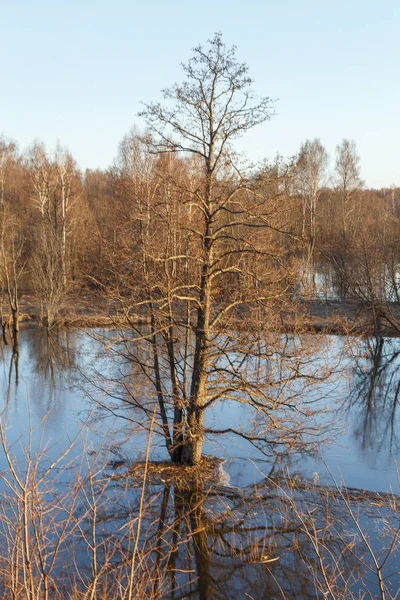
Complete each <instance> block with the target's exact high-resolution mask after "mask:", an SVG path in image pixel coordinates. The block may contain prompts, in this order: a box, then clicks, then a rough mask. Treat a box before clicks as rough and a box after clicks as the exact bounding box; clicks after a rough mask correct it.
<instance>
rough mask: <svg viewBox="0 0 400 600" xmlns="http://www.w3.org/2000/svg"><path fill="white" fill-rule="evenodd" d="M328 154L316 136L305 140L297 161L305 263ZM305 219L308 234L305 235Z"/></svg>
mask: <svg viewBox="0 0 400 600" xmlns="http://www.w3.org/2000/svg"><path fill="white" fill-rule="evenodd" d="M327 165H328V154H327V152H326V150H325V148H324V146H323V145H322V144H321V142H320V140H319V139H318V138H315V139H314V140H312V141H311V140H306V142H304V144H302V146H301V148H300V154H299V158H298V161H297V176H296V180H297V189H298V192H299V194H300V197H301V199H302V207H303V221H302V237H303V239H306V238H308V239H307V265H309V266H310V262H311V259H312V256H313V253H314V248H315V242H316V215H317V204H318V199H319V196H320V193H321V188H322V187H323V186H324V185H325V184H326V169H327ZM307 221H308V222H309V235H307V229H308V228H307Z"/></svg>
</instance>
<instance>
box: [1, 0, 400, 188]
mask: <svg viewBox="0 0 400 600" xmlns="http://www.w3.org/2000/svg"><path fill="white" fill-rule="evenodd" d="M215 31H222V33H223V36H224V40H225V42H226V44H227V45H232V44H236V46H237V47H238V57H239V59H240V60H243V61H245V62H247V63H248V65H249V66H250V73H251V75H252V77H253V78H254V80H255V85H254V88H255V90H256V91H257V93H258V94H260V95H268V96H270V97H272V98H277V99H278V100H277V102H276V112H277V115H276V117H274V119H273V120H272V121H271V122H269V123H266V124H265V125H263V126H262V127H260V128H258V129H257V130H254V131H252V132H251V133H250V134H249V135H248V136H247V137H246V138H245V139H243V140H242V141H241V142H240V144H239V147H240V149H242V150H245V151H246V153H247V154H248V156H249V157H250V158H251V159H252V160H260V159H262V158H273V157H274V155H275V154H276V153H277V152H279V153H280V154H282V155H283V156H291V155H293V154H295V153H296V152H297V151H298V149H299V147H300V144H301V143H302V142H303V141H304V140H305V139H307V138H314V137H319V138H320V139H321V141H322V143H323V144H324V145H325V146H326V148H327V150H328V152H329V154H330V156H331V160H332V162H333V157H334V152H335V146H336V144H337V143H340V142H341V140H342V139H343V138H344V137H347V138H351V139H354V140H355V141H356V144H357V148H358V153H359V154H360V157H361V166H362V177H363V179H364V180H365V181H366V183H367V185H368V186H371V187H373V186H376V187H381V186H390V185H391V184H392V183H396V184H397V185H400V160H399V154H400V150H399V141H400V2H398V0H381V2H380V3H378V2H377V1H370V0H364V1H363V2H362V1H359V0H347V2H345V1H343V0H337V1H336V2H328V1H327V0H325V1H324V0H320V1H319V2H317V1H314V0H312V1H311V0H310V1H307V0H303V1H300V0H298V1H294V0H280V2H279V1H278V0H275V1H274V2H271V1H269V0H264V1H262V0H247V1H243V0H242V1H241V2H239V1H238V0H230V1H228V0H213V1H211V0H186V1H183V0H164V1H161V0H151V1H148V2H137V1H136V0H131V1H128V0H113V2H111V1H107V2H106V1H104V0H97V1H96V2H95V1H94V0H80V1H78V0H46V1H44V0H13V1H11V0H0V57H1V58H0V132H3V133H4V134H5V135H6V136H8V137H12V138H13V139H15V140H16V141H17V142H18V144H19V146H20V148H21V149H24V148H25V147H26V146H27V145H28V144H30V143H31V142H32V141H33V139H35V138H39V139H41V140H43V141H44V142H45V143H46V145H47V146H48V147H49V148H52V147H54V146H55V145H56V143H57V140H59V141H60V142H61V143H62V144H63V145H66V146H68V148H69V149H70V151H71V152H72V154H73V155H74V157H75V158H76V159H77V161H78V163H79V164H80V166H81V167H82V168H86V167H88V168H97V167H102V168H104V167H107V166H109V165H110V164H111V163H112V161H113V158H114V156H115V155H116V151H117V146H118V143H119V141H120V140H121V138H122V137H123V135H124V134H125V133H126V132H127V131H128V130H129V129H130V128H131V127H132V126H133V125H134V124H135V123H136V124H137V125H139V126H140V119H139V118H138V117H137V112H138V110H139V109H140V101H152V100H158V99H160V98H161V94H160V90H161V89H162V88H164V87H167V86H169V85H170V84H171V83H173V82H174V81H179V80H180V79H181V73H180V67H179V63H180V61H186V60H187V59H188V58H189V57H190V55H191V48H193V46H195V45H197V44H198V43H200V42H201V43H203V42H205V41H206V40H207V39H208V38H210V37H212V35H213V33H214V32H215Z"/></svg>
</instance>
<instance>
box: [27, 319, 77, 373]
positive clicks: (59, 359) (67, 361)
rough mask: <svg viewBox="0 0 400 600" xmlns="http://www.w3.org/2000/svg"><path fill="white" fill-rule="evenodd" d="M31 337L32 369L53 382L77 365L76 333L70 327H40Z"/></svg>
mask: <svg viewBox="0 0 400 600" xmlns="http://www.w3.org/2000/svg"><path fill="white" fill-rule="evenodd" d="M35 333H36V335H33V336H31V338H30V358H31V361H32V369H33V370H34V372H35V373H38V374H39V375H41V376H42V377H44V378H46V379H49V380H50V381H51V382H52V383H53V384H54V383H55V379H56V377H59V376H62V375H63V374H64V373H68V372H69V371H70V370H71V369H73V368H74V367H75V365H76V353H77V350H76V345H75V341H76V340H75V337H76V336H75V333H74V332H72V333H71V331H69V330H68V329H55V330H49V329H46V328H43V329H39V330H38V331H37V332H35Z"/></svg>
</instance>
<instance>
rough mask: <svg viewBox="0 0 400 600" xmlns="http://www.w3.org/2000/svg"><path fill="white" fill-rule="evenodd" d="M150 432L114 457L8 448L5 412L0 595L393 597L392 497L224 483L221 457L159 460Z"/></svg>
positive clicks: (300, 482)
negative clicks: (124, 456) (130, 456)
mask: <svg viewBox="0 0 400 600" xmlns="http://www.w3.org/2000/svg"><path fill="white" fill-rule="evenodd" d="M152 435H153V434H152V426H151V427H150V433H149V436H148V442H147V448H146V452H145V456H144V460H142V461H141V462H134V463H130V462H129V461H128V460H126V461H125V462H124V463H123V462H122V461H121V463H120V465H116V463H115V462H114V463H112V464H111V463H110V461H109V458H110V456H109V452H107V451H105V449H104V448H103V449H102V450H101V451H100V452H98V453H94V452H93V450H92V449H91V448H89V447H88V446H87V445H86V446H85V444H84V443H83V441H82V439H83V434H82V436H78V438H77V439H75V440H74V441H73V442H71V443H69V444H66V445H65V446H64V450H63V451H62V452H60V448H59V447H57V452H54V447H50V446H45V444H44V443H41V442H40V439H41V436H40V432H38V431H32V432H30V435H29V436H28V440H27V443H26V444H21V443H20V442H18V444H14V445H9V444H8V441H7V434H6V422H5V421H4V419H3V420H1V421H0V444H1V447H2V452H3V454H4V458H5V465H4V466H3V469H2V470H1V472H0V511H1V519H0V541H1V543H0V597H1V598H4V599H6V600H8V599H12V600H22V599H24V600H25V599H28V600H42V599H45V600H47V599H48V600H50V599H61V598H72V599H77V600H89V599H90V600H94V599H107V600H128V599H130V600H133V599H135V600H136V599H139V600H141V599H143V600H144V599H145V598H150V599H153V600H157V599H158V600H161V599H169V598H182V599H183V598H189V597H193V598H199V599H201V600H203V599H204V600H208V599H210V600H211V599H214V598H222V599H226V600H228V599H231V598H243V599H245V598H253V599H254V600H258V599H260V600H261V598H266V597H271V598H272V597H273V598H282V599H292V598H293V599H294V598H304V599H305V598H313V597H315V598H330V599H331V600H339V599H340V600H344V599H352V598H360V597H363V598H375V597H376V598H380V599H381V600H392V599H393V598H396V594H397V589H393V585H394V584H393V581H396V577H395V578H393V572H395V574H396V572H397V577H398V571H399V568H398V564H399V563H398V561H397V558H398V556H399V554H398V545H399V539H398V538H399V531H400V529H399V527H400V525H399V518H398V511H397V508H398V498H397V497H395V496H393V495H379V494H372V495H371V494H361V495H360V494H359V493H353V491H352V490H347V489H345V488H343V487H341V486H339V485H337V484H334V485H333V486H331V487H327V486H318V485H316V484H315V482H314V483H313V482H307V481H306V480H304V478H302V479H296V478H289V477H288V476H285V477H284V476H283V475H280V476H278V475H274V476H273V477H267V476H266V477H265V478H264V479H263V480H261V481H260V482H259V483H258V484H257V485H252V486H247V487H245V488H242V489H238V488H235V487H232V486H230V487H228V486H227V485H226V481H223V480H222V479H221V477H220V474H221V470H222V468H223V466H222V462H221V461H219V460H214V459H211V458H205V459H204V461H203V462H202V463H201V464H200V465H197V466H194V467H193V466H189V465H186V466H182V465H179V466H176V465H172V464H170V463H161V462H158V463H156V462H151V461H150V459H149V457H150V442H151V437H152ZM35 446H36V447H37V449H36V450H33V448H34V447H35ZM55 454H56V458H54V457H53V456H54V455H55ZM78 457H79V458H78ZM113 467H115V468H113ZM397 581H398V579H397ZM360 594H361V595H360Z"/></svg>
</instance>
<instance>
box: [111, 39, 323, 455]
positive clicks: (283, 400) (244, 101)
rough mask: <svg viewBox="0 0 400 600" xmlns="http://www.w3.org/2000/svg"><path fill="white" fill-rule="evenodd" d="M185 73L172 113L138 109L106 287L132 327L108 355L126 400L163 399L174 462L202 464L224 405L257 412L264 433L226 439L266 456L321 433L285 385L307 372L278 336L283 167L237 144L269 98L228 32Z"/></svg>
mask: <svg viewBox="0 0 400 600" xmlns="http://www.w3.org/2000/svg"><path fill="white" fill-rule="evenodd" d="M183 68H184V72H185V75H186V80H185V81H184V83H183V84H182V85H175V86H173V87H172V88H170V89H168V90H166V91H165V92H164V96H165V99H166V101H167V106H163V105H161V104H159V103H156V104H149V105H146V107H145V109H144V111H143V113H142V115H143V116H144V118H145V119H146V121H147V124H148V126H149V129H150V135H148V136H146V138H145V139H142V140H141V142H139V141H138V140H134V139H128V140H126V141H125V142H124V144H123V146H122V147H121V151H122V154H121V158H120V163H119V165H117V167H118V168H117V172H116V185H118V189H116V193H119V194H120V195H121V202H120V205H121V209H122V210H125V211H126V212H127V213H129V215H130V216H129V215H128V219H126V227H125V228H123V227H121V228H120V231H119V238H118V243H117V244H113V245H112V248H113V250H114V255H113V258H112V259H110V265H111V266H110V270H109V274H108V291H109V292H110V293H111V294H112V296H113V298H114V299H117V300H118V301H119V303H120V307H121V309H122V311H123V315H124V317H125V319H126V322H127V323H128V324H129V325H130V331H129V332H127V331H126V330H121V332H120V334H121V335H120V337H119V339H116V340H115V344H113V345H110V343H108V344H107V347H108V349H109V351H111V352H114V351H115V352H116V353H118V355H119V357H120V356H121V354H122V356H123V357H124V359H125V360H126V361H128V363H130V365H133V366H134V369H135V386H133V387H132V386H130V384H129V377H128V376H127V378H126V379H125V378H124V377H120V378H118V379H119V381H118V382H117V383H118V384H119V385H120V387H121V386H122V388H123V392H122V395H119V396H118V398H117V399H118V400H120V399H122V400H123V402H124V403H125V404H124V405H126V406H128V407H129V410H132V406H134V407H135V409H138V410H140V411H144V412H145V413H147V415H148V416H149V417H150V415H151V414H152V411H153V401H155V402H156V404H157V405H158V417H159V425H158V427H159V429H158V431H159V432H160V433H162V434H163V435H164V438H165V442H166V446H167V449H168V452H169V455H170V457H171V459H172V460H173V461H175V462H189V463H193V464H196V463H198V462H199V461H200V460H201V456H202V445H203V440H204V436H205V435H206V434H207V433H211V432H213V433H215V430H213V429H212V428H210V427H209V426H206V424H205V420H204V419H205V413H206V411H207V410H208V409H209V408H211V407H212V406H214V405H215V404H216V403H218V402H219V401H221V400H223V399H228V400H231V401H238V402H246V403H247V404H248V405H249V406H251V407H252V409H253V410H254V413H255V414H257V415H259V416H258V417H257V427H256V429H257V431H256V432H255V431H254V430H253V431H246V430H245V429H244V428H243V427H241V426H240V427H239V428H238V429H234V428H233V429H232V428H229V427H227V428H225V429H224V428H223V429H220V430H218V432H217V433H220V434H226V435H231V434H238V435H240V436H242V437H244V438H245V439H247V440H249V442H250V443H253V444H255V445H256V446H258V447H262V448H263V449H264V450H265V451H266V452H272V453H273V452H274V448H277V447H278V446H279V447H282V445H283V444H285V443H288V444H290V445H291V446H292V447H296V446H297V445H298V444H299V443H301V440H302V439H303V437H302V436H303V433H304V431H305V429H307V428H308V427H311V429H312V426H311V412H308V413H307V418H306V419H303V417H305V415H303V416H301V415H300V412H299V411H297V410H296V402H295V400H294V396H293V395H291V394H292V393H293V394H294V390H293V389H292V390H291V392H290V391H289V389H290V388H291V386H292V385H295V384H294V382H295V381H296V382H297V384H298V383H299V379H301V377H302V367H301V360H300V359H299V357H298V354H299V347H300V346H301V345H302V344H301V342H299V343H298V344H297V343H294V345H292V344H291V343H290V342H288V340H287V339H286V340H283V339H282V337H281V335H280V333H277V334H272V333H270V331H271V329H273V328H275V327H276V326H277V325H278V326H279V325H280V324H281V317H280V314H281V308H282V304H285V303H286V301H287V296H288V295H289V293H290V291H291V290H292V285H291V284H292V278H293V270H292V265H291V263H290V260H291V259H290V251H289V250H290V243H289V244H288V243H286V240H287V238H288V239H290V231H291V228H290V226H289V222H290V214H289V213H290V207H291V205H290V201H289V200H290V199H289V198H288V197H287V195H286V191H285V185H283V183H284V177H285V169H284V168H283V167H282V166H281V167H280V169H277V168H271V169H266V170H264V172H263V173H262V174H256V173H253V172H248V173H244V172H243V170H240V169H239V166H238V161H237V160H236V158H235V154H234V152H233V149H232V147H231V142H232V141H233V140H234V139H235V138H236V137H237V136H239V135H240V134H242V133H245V132H246V131H247V130H249V129H251V128H252V127H254V126H256V125H258V124H260V123H262V122H263V121H265V120H268V119H269V118H270V117H271V104H270V101H269V99H267V98H265V99H261V100H256V99H255V97H254V95H253V93H252V91H251V79H250V78H249V76H248V70H247V67H246V66H245V65H243V64H241V63H239V62H238V61H237V59H236V50H235V48H232V49H227V48H226V47H225V46H224V44H223V43H222V39H221V35H220V34H216V35H215V37H214V38H213V39H212V40H211V41H210V42H209V45H208V47H207V48H205V49H204V48H203V47H202V46H199V47H197V48H195V49H194V55H193V57H192V59H191V60H190V61H189V62H188V63H187V64H186V65H184V66H183ZM187 157H189V160H188V159H187ZM132 167H133V168H132ZM138 314H139V316H140V317H141V319H142V320H144V321H145V322H146V323H147V326H146V327H144V328H143V327H139V326H138V325H137V315H138ZM282 344H283V345H282ZM273 357H276V358H273ZM278 357H279V358H278ZM281 357H284V358H282V362H280V358H281ZM271 361H272V362H271ZM284 361H286V362H285V365H283V362H284ZM278 363H279V364H280V366H279V367H278ZM323 371H324V369H323V368H321V369H319V374H318V375H320V376H322V375H323ZM317 378H318V376H316V379H317ZM143 380H144V381H143ZM312 380H313V379H312V378H310V377H308V378H307V381H308V382H311V381H312ZM140 381H142V384H140V383H139V382H140ZM146 382H147V387H146V388H144V386H145V385H146ZM297 384H296V385H297ZM149 386H150V387H149ZM144 389H146V391H145V392H144V391H143V390H144ZM151 390H153V392H155V393H154V394H153V393H151ZM117 395H118V393H117V392H116V394H115V396H114V397H115V398H116V397H117ZM290 396H291V400H290V401H289V400H288V398H289V397H290ZM284 409H285V410H286V411H287V412H286V415H285V416H283V414H282V411H283V410H284ZM288 413H289V415H290V414H291V416H289V415H288ZM139 414H141V413H139ZM140 420H141V423H142V424H143V417H140ZM255 420H256V417H255ZM289 422H290V424H289Z"/></svg>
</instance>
